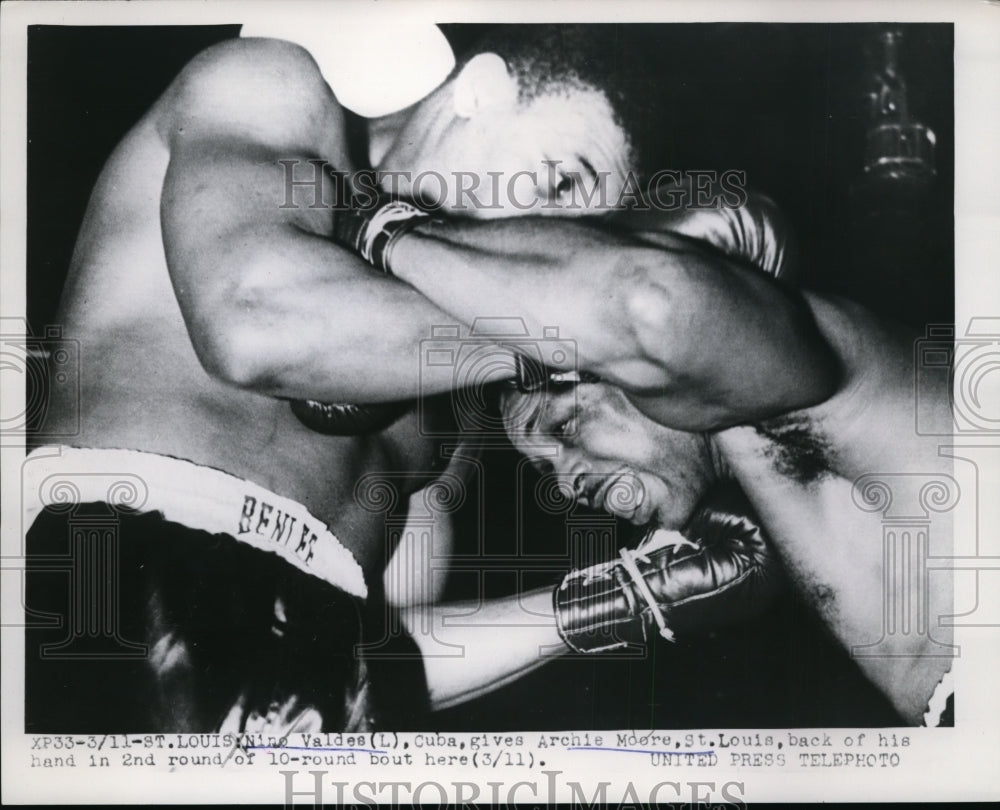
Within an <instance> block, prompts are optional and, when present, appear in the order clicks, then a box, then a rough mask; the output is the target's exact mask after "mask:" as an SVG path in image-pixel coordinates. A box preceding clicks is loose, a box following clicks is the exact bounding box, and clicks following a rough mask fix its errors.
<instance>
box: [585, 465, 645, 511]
mask: <svg viewBox="0 0 1000 810" xmlns="http://www.w3.org/2000/svg"><path fill="white" fill-rule="evenodd" d="M574 489H575V490H576V492H577V493H579V497H580V500H582V501H583V502H584V503H585V504H586V505H587V506H588V507H589V508H591V509H601V510H603V511H605V512H608V513H609V514H612V515H615V516H616V517H620V518H624V519H625V520H629V521H632V522H635V521H636V519H637V518H638V517H639V513H640V511H641V509H642V506H643V504H644V502H645V498H646V492H645V489H644V488H643V487H642V485H641V484H640V483H639V479H638V477H637V476H636V474H635V473H634V472H632V470H630V469H628V468H627V467H622V468H620V469H618V470H614V471H613V472H610V473H608V474H607V475H603V476H602V475H593V474H590V475H583V474H581V475H579V476H577V479H576V481H574Z"/></svg>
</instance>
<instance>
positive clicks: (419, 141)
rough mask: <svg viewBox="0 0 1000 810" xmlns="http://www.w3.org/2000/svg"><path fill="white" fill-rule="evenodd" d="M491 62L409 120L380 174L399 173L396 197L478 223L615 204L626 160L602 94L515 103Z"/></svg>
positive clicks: (587, 91)
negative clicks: (467, 217) (438, 208)
mask: <svg viewBox="0 0 1000 810" xmlns="http://www.w3.org/2000/svg"><path fill="white" fill-rule="evenodd" d="M487 56H493V55H483V54H481V55H480V57H487ZM477 59H479V57H477ZM493 60H494V61H491V60H489V59H485V58H484V59H483V60H481V61H480V62H477V61H476V60H473V61H472V62H470V63H469V66H467V68H465V69H463V71H462V73H460V74H459V76H458V77H457V78H455V79H453V80H452V81H451V82H449V84H448V85H445V86H444V87H443V88H441V89H440V90H439V91H437V92H436V93H435V94H433V95H432V96H431V97H430V98H429V99H428V100H427V101H426V102H424V103H423V104H424V105H425V109H418V110H417V112H416V113H415V114H414V115H413V116H412V117H411V119H410V121H409V123H408V124H407V125H406V126H405V127H404V129H403V131H402V133H401V134H400V136H399V137H398V138H397V139H396V143H395V145H394V146H393V147H392V148H391V149H390V150H389V152H388V153H387V154H386V157H385V159H384V160H383V161H382V164H381V165H380V166H379V168H380V169H381V170H383V171H386V172H405V175H402V176H399V177H398V178H397V180H398V182H397V187H396V189H395V191H396V192H398V193H400V194H403V195H404V196H411V197H417V198H422V199H423V200H424V201H425V202H427V203H428V204H430V205H432V206H437V205H441V206H442V210H445V211H447V212H449V213H453V214H457V215H462V216H470V217H477V218H499V217H508V216H525V215H530V216H580V215H585V214H595V213H601V212H602V211H606V210H607V209H608V207H610V206H614V204H615V202H616V201H617V199H618V197H619V196H620V195H621V192H622V189H623V187H624V186H625V182H626V177H627V173H628V171H629V160H630V153H629V147H628V141H627V138H626V136H625V133H624V132H623V131H622V128H621V127H620V126H619V125H618V124H617V123H616V122H615V119H614V114H613V112H612V109H611V105H610V104H609V103H608V101H607V99H606V98H605V96H604V94H603V93H601V92H600V91H598V90H595V89H591V88H586V87H576V88H567V87H561V86H560V87H557V88H553V89H552V90H551V91H546V92H544V93H542V94H540V95H538V96H537V97H535V98H533V99H531V100H529V101H522V100H520V99H519V98H518V86H517V82H516V80H515V79H513V78H512V77H510V76H509V75H508V74H507V72H506V67H505V66H504V65H503V62H502V61H501V60H499V57H495V56H493ZM467 74H472V75H467ZM388 182H389V179H388V178H385V179H384V180H383V188H386V187H387V185H388ZM386 190H391V189H388V188H386ZM588 198H589V199H588Z"/></svg>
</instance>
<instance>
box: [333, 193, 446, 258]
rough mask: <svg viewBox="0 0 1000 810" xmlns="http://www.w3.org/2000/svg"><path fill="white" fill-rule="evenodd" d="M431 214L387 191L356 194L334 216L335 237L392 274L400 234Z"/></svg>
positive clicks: (345, 245) (424, 220)
mask: <svg viewBox="0 0 1000 810" xmlns="http://www.w3.org/2000/svg"><path fill="white" fill-rule="evenodd" d="M430 218H431V217H430V214H428V213H427V212H426V211H424V210H422V209H421V208H418V207H417V206H416V205H414V204H413V203H410V202H407V201H405V200H396V199H392V198H391V197H388V196H386V195H379V196H377V197H375V198H374V199H370V200H364V199H362V198H355V199H353V200H352V201H351V203H350V205H349V206H348V207H347V208H344V209H339V210H338V211H337V213H336V215H335V217H334V223H333V238H334V241H336V242H337V243H338V244H340V245H343V246H344V247H346V248H348V249H349V250H352V251H354V252H355V253H356V254H357V255H358V256H360V257H361V258H362V259H364V260H365V261H366V262H368V263H369V264H370V265H372V266H373V267H376V268H378V269H379V270H381V271H382V272H383V273H386V274H388V275H392V250H393V248H394V247H395V245H396V242H397V241H399V238H400V237H401V236H402V235H403V234H404V233H406V232H407V231H409V230H411V229H413V228H415V227H416V226H417V225H419V224H420V223H421V222H426V221H427V220H429V219H430Z"/></svg>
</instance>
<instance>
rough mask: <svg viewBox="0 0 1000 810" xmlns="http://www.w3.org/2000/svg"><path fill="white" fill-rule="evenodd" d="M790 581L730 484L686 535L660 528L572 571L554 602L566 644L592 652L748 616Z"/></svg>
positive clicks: (703, 507)
mask: <svg viewBox="0 0 1000 810" xmlns="http://www.w3.org/2000/svg"><path fill="white" fill-rule="evenodd" d="M783 579H784V577H783V574H782V572H781V569H780V565H779V563H778V560H777V558H776V556H775V554H774V552H773V551H772V549H771V547H770V546H769V544H768V543H767V541H766V540H765V538H764V535H763V532H762V530H761V528H760V526H759V524H758V522H757V519H756V516H755V515H754V512H753V508H752V507H751V506H750V503H749V502H748V501H747V499H746V496H745V495H744V494H743V492H742V490H741V489H740V488H739V487H738V486H737V485H736V484H735V483H732V482H726V483H724V484H720V485H718V486H717V487H715V488H713V489H712V490H711V491H710V492H709V494H708V495H706V497H705V498H704V499H703V501H702V502H701V504H700V505H699V506H698V508H697V509H696V510H695V511H694V513H693V514H692V517H691V519H690V520H689V521H688V523H687V525H686V526H685V527H684V528H683V530H682V531H681V532H679V533H678V532H667V531H666V530H663V529H658V530H655V531H653V532H652V533H651V534H650V535H649V536H648V537H647V539H646V540H645V541H644V542H643V543H640V545H639V546H638V547H637V548H635V549H622V550H621V551H620V552H619V558H618V559H616V560H610V561H608V562H605V563H600V564H598V565H594V566H591V567H589V568H585V569H582V570H578V571H572V572H570V573H569V574H567V575H566V576H565V577H564V578H563V581H562V583H561V584H560V585H559V586H558V587H557V588H556V590H555V593H554V598H553V602H554V606H555V614H556V621H557V626H558V629H559V634H560V636H561V637H562V639H563V641H565V643H566V644H567V645H568V646H569V647H570V648H571V649H573V650H575V651H576V652H581V653H594V652H604V651H608V650H615V649H621V648H624V647H627V646H630V645H644V644H646V643H647V642H648V641H649V640H650V639H652V638H654V637H655V636H656V635H659V636H661V637H662V638H665V639H668V640H670V641H673V640H675V639H676V637H677V636H681V637H685V636H695V635H698V634H699V633H702V632H705V631H707V630H711V629H713V628H716V627H719V626H723V625H726V624H733V623H736V622H740V621H744V620H746V619H747V618H750V617H752V616H754V615H755V614H758V613H760V612H761V611H762V610H763V609H765V608H766V607H767V606H768V605H769V604H770V602H771V600H772V599H773V597H774V596H776V595H777V594H778V592H779V591H780V589H781V587H782V584H783Z"/></svg>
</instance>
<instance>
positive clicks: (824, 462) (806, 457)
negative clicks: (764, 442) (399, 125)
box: [754, 414, 831, 484]
mask: <svg viewBox="0 0 1000 810" xmlns="http://www.w3.org/2000/svg"><path fill="white" fill-rule="evenodd" d="M754 429H755V430H756V431H757V433H758V434H760V435H761V436H763V437H764V438H766V439H768V440H770V442H771V445H770V446H769V447H768V449H767V451H766V453H767V456H768V458H769V459H770V460H771V463H772V464H774V467H775V469H776V470H777V471H778V472H779V473H781V474H782V475H786V476H788V477H789V478H792V479H794V480H795V481H797V482H798V483H800V484H811V483H813V482H815V481H819V480H820V479H822V478H824V477H825V476H827V475H829V474H830V473H831V467H830V446H829V445H828V444H827V442H826V440H825V439H824V438H823V437H822V436H821V435H820V434H819V432H818V431H817V430H816V428H815V425H814V423H813V421H812V420H811V419H810V418H809V417H808V416H805V415H803V414H786V415H784V416H776V417H774V418H773V419H767V420H765V421H763V422H760V423H758V424H756V425H754Z"/></svg>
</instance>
